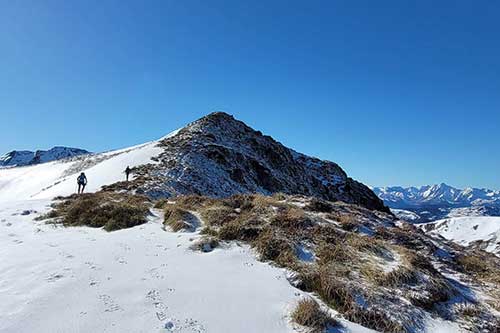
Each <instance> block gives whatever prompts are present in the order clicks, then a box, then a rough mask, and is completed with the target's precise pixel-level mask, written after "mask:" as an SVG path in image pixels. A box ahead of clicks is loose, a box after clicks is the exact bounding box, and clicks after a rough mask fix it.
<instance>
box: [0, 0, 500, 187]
mask: <svg viewBox="0 0 500 333" xmlns="http://www.w3.org/2000/svg"><path fill="white" fill-rule="evenodd" d="M0 12H1V13H2V14H1V15H2V20H0V28H1V29H0V42H1V44H0V47H1V50H2V54H3V58H4V59H3V61H2V63H0V70H1V72H2V74H3V75H2V77H1V78H0V91H1V95H0V97H1V98H0V110H2V111H0V112H1V115H2V119H4V121H2V122H0V133H2V140H0V155H3V154H4V153H7V152H9V151H12V150H33V151H34V150H37V149H40V150H47V149H50V148H52V147H53V146H69V147H75V148H82V149H87V150H89V151H94V152H101V151H108V150H114V149H119V148H123V147H128V146H132V145H135V144H140V143H143V142H147V141H151V140H154V139H156V138H160V137H162V136H163V135H165V134H167V133H169V132H171V131H173V130H175V129H177V128H179V127H182V126H184V125H186V124H187V123H189V122H192V121H194V120H196V119H198V118H200V117H202V116H204V115H206V114H208V113H210V112H213V111H217V110H221V111H224V112H227V113H229V114H232V115H234V117H235V118H236V119H238V120H241V121H243V122H245V123H246V124H247V125H249V126H250V127H252V128H254V129H255V130H260V131H262V132H263V133H264V134H267V135H270V136H272V137H273V138H274V139H275V140H277V141H279V142H281V143H282V144H283V145H285V146H287V147H289V148H292V149H294V150H297V151H299V152H301V153H304V154H307V155H311V156H315V157H318V158H321V159H326V160H331V161H333V162H336V163H338V164H339V165H340V166H341V167H342V168H343V169H344V170H345V171H346V172H347V174H348V175H349V176H350V177H353V178H354V179H357V180H359V181H361V182H363V183H365V184H367V185H370V186H373V187H384V186H403V187H408V186H415V187H420V186H421V185H418V184H425V185H430V184H440V183H446V184H453V185H451V186H453V187H456V188H462V189H463V188H466V187H473V188H489V189H492V190H498V189H500V179H499V178H500V177H498V176H497V172H498V170H500V156H499V155H500V154H495V153H494V151H497V150H498V147H497V146H498V143H499V142H500V131H499V128H498V127H499V124H500V111H499V110H500V95H498V91H500V63H499V62H498V59H499V58H500V46H499V45H498V43H497V42H496V39H497V36H496V32H497V31H499V30H500V22H499V21H498V19H497V18H498V14H499V13H500V4H497V3H487V4H481V5H478V4H469V3H456V2H452V1H444V2H440V3H439V4H436V3H431V2H419V3H418V4H402V3H400V2H396V1H393V2H386V3H384V4H379V3H377V4H375V3H370V2H367V3H364V4H363V6H359V5H357V6H356V5H354V4H349V3H335V4H331V3H327V2H320V3H317V4H308V5H304V4H303V3H302V4H301V3H299V2H295V3H293V4H292V3H289V2H281V1H274V2H272V3H268V4H265V5H263V4H244V3H228V2H225V1H214V2H211V3H210V4H207V3H203V2H196V1H193V2H184V3H178V2H161V1H151V2H148V4H147V5H143V4H137V3H126V4H125V5H123V3H122V2H118V1H104V2H91V1H75V2H72V3H71V4H69V3H66V2H64V1H46V2H44V3H41V2H35V1H33V2H30V1H28V2H23V3H20V2H19V3H7V2H6V3H3V4H0ZM276 13H279V14H276ZM492 152H493V153H492Z"/></svg>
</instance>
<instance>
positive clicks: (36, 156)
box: [0, 146, 90, 167]
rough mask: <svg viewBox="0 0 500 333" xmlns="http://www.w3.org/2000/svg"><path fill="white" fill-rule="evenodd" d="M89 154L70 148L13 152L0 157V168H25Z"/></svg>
mask: <svg viewBox="0 0 500 333" xmlns="http://www.w3.org/2000/svg"><path fill="white" fill-rule="evenodd" d="M89 153H90V152H88V151H86V150H84V149H79V148H71V147H63V146H56V147H53V148H51V149H49V150H37V151H35V152H33V151H29V150H13V151H11V152H9V153H7V154H5V155H3V156H1V157H0V167H15V166H26V165H33V164H39V163H46V162H51V161H55V160H60V159H63V158H69V157H73V156H79V155H83V154H89Z"/></svg>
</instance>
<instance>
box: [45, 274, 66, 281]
mask: <svg viewBox="0 0 500 333" xmlns="http://www.w3.org/2000/svg"><path fill="white" fill-rule="evenodd" d="M63 277H64V276H63V275H62V274H59V273H53V274H51V275H50V276H49V277H48V278H47V281H48V282H56V281H57V280H60V279H62V278H63Z"/></svg>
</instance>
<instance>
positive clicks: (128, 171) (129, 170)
mask: <svg viewBox="0 0 500 333" xmlns="http://www.w3.org/2000/svg"><path fill="white" fill-rule="evenodd" d="M124 172H125V175H126V176H127V181H128V175H130V173H131V172H132V169H130V167H129V166H127V168H126V169H125V171H124Z"/></svg>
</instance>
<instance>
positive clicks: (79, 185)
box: [78, 184, 82, 194]
mask: <svg viewBox="0 0 500 333" xmlns="http://www.w3.org/2000/svg"><path fill="white" fill-rule="evenodd" d="M81 186H82V185H81V184H78V194H80V187H81Z"/></svg>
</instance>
